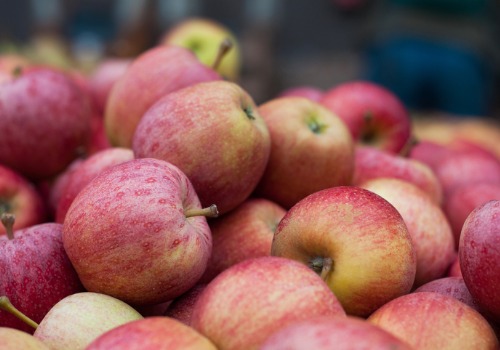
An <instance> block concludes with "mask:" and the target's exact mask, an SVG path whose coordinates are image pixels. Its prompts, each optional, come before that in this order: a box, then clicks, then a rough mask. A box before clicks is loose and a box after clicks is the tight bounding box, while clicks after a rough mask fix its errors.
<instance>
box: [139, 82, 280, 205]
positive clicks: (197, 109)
mask: <svg viewBox="0 0 500 350" xmlns="http://www.w3.org/2000/svg"><path fill="white" fill-rule="evenodd" d="M132 148H133V150H134V155H135V157H136V158H148V157H150V158H157V159H162V160H164V161H168V162H170V163H172V164H174V165H175V166H177V167H179V168H180V169H181V170H182V171H183V172H184V173H185V174H186V175H187V177H188V178H189V180H190V181H191V182H192V184H193V186H194V189H195V191H196V193H197V194H198V197H199V199H200V201H201V204H202V206H204V207H206V206H209V205H210V204H212V203H215V204H217V207H218V209H219V212H220V214H221V215H222V214H225V213H227V212H229V211H231V210H232V209H234V208H236V207H237V206H238V205H239V204H241V203H243V202H244V201H245V200H246V199H247V198H248V197H249V196H250V194H251V193H252V192H253V190H254V189H255V187H256V186H257V183H258V182H259V180H260V178H261V177H262V174H263V173H264V170H265V167H266V165H267V162H268V159H269V153H270V150H271V141H270V135H269V130H268V128H267V126H266V123H265V121H264V120H263V118H262V117H261V116H260V114H259V112H258V110H257V107H256V106H255V103H254V101H253V99H252V97H251V96H250V95H249V94H248V93H247V92H246V91H245V90H243V89H242V88H241V87H240V86H239V85H237V84H234V83H231V82H226V81H213V82H205V83H198V84H194V85H191V86H189V87H186V88H184V89H181V90H177V91H175V92H172V93H170V94H168V95H166V96H164V97H163V98H161V99H160V100H158V102H156V103H155V104H154V106H152V107H151V108H150V109H149V110H148V111H147V112H146V113H145V114H144V116H143V117H142V119H141V121H140V122H139V125H138V126H137V130H136V132H135V135H134V138H133V147H132Z"/></svg>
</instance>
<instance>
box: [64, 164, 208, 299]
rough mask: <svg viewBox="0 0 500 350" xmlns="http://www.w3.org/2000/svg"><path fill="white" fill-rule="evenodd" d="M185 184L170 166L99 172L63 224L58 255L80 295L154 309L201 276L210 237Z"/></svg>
mask: <svg viewBox="0 0 500 350" xmlns="http://www.w3.org/2000/svg"><path fill="white" fill-rule="evenodd" d="M212 209H213V208H207V210H202V209H201V207H200V202H199V200H198V197H197V196H196V192H195V191H194V189H193V187H192V185H191V183H190V181H189V179H188V178H187V177H186V176H185V174H183V173H182V172H181V171H180V170H179V169H178V168H177V167H175V166H173V165H172V164H170V163H168V162H165V161H162V160H157V159H150V158H143V159H134V160H131V161H128V162H125V163H121V164H118V165H115V166H113V167H111V168H108V169H106V170H104V171H102V172H101V173H100V174H99V175H97V176H96V177H95V178H94V179H93V180H92V181H91V182H90V183H89V184H88V185H87V186H85V188H84V189H83V190H82V191H80V193H79V194H78V195H77V196H76V198H75V200H74V201H73V203H72V204H71V206H70V208H69V210H68V212H67V214H66V218H65V220H64V230H63V242H64V248H65V249H66V252H67V253H68V256H69V258H70V260H71V262H72V263H73V265H74V267H75V269H76V271H77V273H78V275H79V276H80V279H81V281H82V283H83V285H84V286H85V288H86V289H87V290H88V291H91V292H98V293H104V294H108V295H110V296H113V297H115V298H118V299H121V300H123V301H125V302H127V303H130V304H132V305H151V304H159V303H162V302H166V301H168V300H171V299H173V298H175V297H177V296H179V295H181V294H182V293H184V292H185V291H187V290H188V289H189V288H191V287H192V286H194V284H195V283H196V282H197V281H198V279H199V278H200V277H201V275H202V274H203V272H204V271H205V268H206V264H207V261H208V258H209V256H210V254H211V250H212V238H211V233H210V229H209V227H208V224H207V221H206V218H205V217H204V216H203V215H211V214H212V215H213V214H216V209H215V212H213V210H212Z"/></svg>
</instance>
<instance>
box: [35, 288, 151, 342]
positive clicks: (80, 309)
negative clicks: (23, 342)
mask: <svg viewBox="0 0 500 350" xmlns="http://www.w3.org/2000/svg"><path fill="white" fill-rule="evenodd" d="M142 318H143V317H142V316H141V314H140V313H138V312H137V311H136V310H135V309H134V308H133V307H131V306H129V305H128V304H126V303H124V302H122V301H121V300H118V299H116V298H113V297H111V296H109V295H106V294H100V293H91V292H82V293H75V294H72V295H69V296H67V297H66V298H64V299H62V300H61V301H59V302H58V303H57V304H56V305H54V306H53V307H52V309H50V311H49V312H48V313H47V315H45V317H44V318H43V320H42V321H41V322H40V324H39V325H38V328H37V329H36V331H35V333H34V334H33V335H34V336H35V337H36V338H37V339H39V340H41V341H42V342H43V343H44V344H46V345H48V346H49V348H50V349H52V350H65V349H75V350H78V349H82V350H83V349H85V348H86V346H87V345H88V344H90V343H91V342H92V341H93V340H94V339H96V338H97V337H99V336H100V335H101V334H103V333H105V332H107V331H109V330H111V329H113V328H116V327H118V326H120V325H122V324H125V323H128V322H132V321H135V320H140V319H142Z"/></svg>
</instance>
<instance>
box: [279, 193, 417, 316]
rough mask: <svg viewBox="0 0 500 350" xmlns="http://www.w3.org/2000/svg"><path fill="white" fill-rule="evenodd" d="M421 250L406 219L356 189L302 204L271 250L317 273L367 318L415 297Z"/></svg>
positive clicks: (345, 303) (310, 198)
mask: <svg viewBox="0 0 500 350" xmlns="http://www.w3.org/2000/svg"><path fill="white" fill-rule="evenodd" d="M415 251H416V250H415V248H414V245H413V242H412V239H411V236H410V234H409V232H408V229H407V227H406V225H405V223H404V220H403V218H402V217H401V214H399V212H398V211H397V210H396V209H395V208H394V207H393V206H392V205H391V204H390V203H389V202H388V201H387V200H385V199H383V198H382V197H380V196H379V195H377V194H375V193H373V192H371V191H368V190H365V189H363V188H360V187H355V186H338V187H332V188H329V189H325V190H322V191H318V192H316V193H313V194H311V195H309V196H307V197H306V198H304V199H302V200H301V201H299V202H298V203H297V204H295V205H294V206H293V207H292V208H291V209H290V210H289V211H288V212H287V213H286V214H285V217H284V218H283V219H282V220H281V222H280V223H279V225H278V228H277V229H276V232H275V234H274V239H273V243H272V247H271V254H272V255H274V256H280V257H284V258H288V259H293V260H297V261H300V262H301V263H303V264H304V265H307V266H308V267H309V268H310V269H312V270H313V271H315V272H316V273H317V274H318V275H319V276H321V278H322V279H323V280H324V281H325V282H326V283H327V284H328V286H329V287H330V288H331V290H332V291H333V292H334V293H335V295H336V296H337V298H338V300H339V301H340V302H341V304H342V306H343V307H344V309H345V311H346V313H347V314H348V315H354V316H361V317H364V316H368V315H369V314H370V313H371V312H373V311H374V310H376V309H377V308H379V307H380V306H382V305H383V304H385V303H387V302H388V301H389V300H392V299H394V298H396V297H399V296H401V295H403V294H406V293H408V292H410V290H411V287H412V285H413V282H414V280H415V271H416V256H415V255H416V254H415Z"/></svg>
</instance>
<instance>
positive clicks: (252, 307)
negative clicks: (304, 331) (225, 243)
mask: <svg viewBox="0 0 500 350" xmlns="http://www.w3.org/2000/svg"><path fill="white" fill-rule="evenodd" d="M315 316H330V317H345V312H344V310H343V309H342V306H341V305H340V303H339V302H338V300H337V298H335V295H334V294H333V293H332V292H331V291H330V289H329V288H328V286H327V285H326V284H325V283H324V282H323V281H322V280H321V278H320V277H318V276H317V275H316V274H315V273H314V272H313V271H311V270H310V269H309V268H307V267H305V266H304V265H303V264H300V263H298V262H296V261H293V260H289V259H283V258H278V257H260V258H254V259H249V260H245V261H243V262H240V263H238V264H236V265H233V266H232V267H230V268H229V269H227V270H225V271H224V272H222V273H221V274H220V275H219V276H217V277H216V278H215V279H214V280H213V281H212V282H210V283H209V284H208V285H207V287H206V288H205V290H204V291H203V292H202V293H201V295H200V296H199V298H198V300H197V302H196V304H195V306H194V309H193V313H192V315H191V326H192V327H193V328H195V329H196V330H198V331H199V332H200V333H201V334H204V335H205V336H206V337H208V338H209V339H210V340H211V341H212V342H213V343H214V344H215V346H216V347H217V348H218V349H247V350H252V349H258V348H259V346H260V345H261V344H262V343H263V342H264V341H265V340H266V339H267V338H268V337H269V336H270V335H271V334H273V333H274V332H276V331H277V330H278V329H280V328H282V327H286V326H287V325H289V324H291V323H294V322H297V321H300V320H305V319H307V318H310V317H315Z"/></svg>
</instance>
